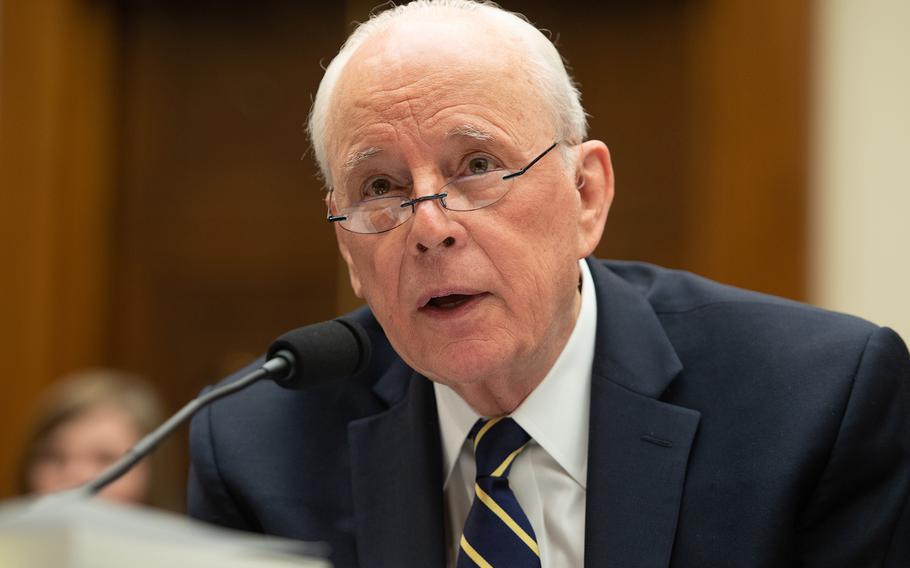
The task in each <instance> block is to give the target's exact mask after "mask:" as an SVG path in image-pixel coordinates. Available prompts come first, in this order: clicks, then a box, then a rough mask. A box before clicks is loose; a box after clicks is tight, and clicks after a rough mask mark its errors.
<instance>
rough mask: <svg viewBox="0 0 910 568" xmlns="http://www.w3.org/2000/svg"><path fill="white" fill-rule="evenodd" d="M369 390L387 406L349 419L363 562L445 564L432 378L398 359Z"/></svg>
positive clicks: (359, 549) (371, 564)
mask: <svg viewBox="0 0 910 568" xmlns="http://www.w3.org/2000/svg"><path fill="white" fill-rule="evenodd" d="M404 385H408V386H407V390H406V392H404V393H402V392H401V391H402V390H403V388H404ZM374 390H375V391H376V393H377V394H378V395H379V396H380V397H381V398H383V399H385V400H386V402H387V403H389V404H391V407H390V408H388V410H386V411H384V412H382V413H380V414H377V415H374V416H369V417H366V418H362V419H359V420H355V421H354V422H351V423H350V424H349V425H348V440H349V443H350V448H351V482H352V486H353V498H354V510H355V519H356V524H357V552H358V556H359V562H360V565H361V566H364V567H372V568H380V567H400V566H444V565H445V546H444V539H445V536H444V528H443V524H444V515H443V492H442V457H441V448H440V441H439V424H438V420H437V417H436V405H435V403H434V398H433V396H434V395H433V389H432V386H431V385H430V382H429V381H428V380H427V379H425V378H423V377H421V376H419V375H417V374H415V373H414V372H413V371H412V370H411V369H409V368H408V367H406V366H405V365H404V364H399V365H396V366H395V367H393V369H392V370H390V371H389V372H388V373H386V375H385V376H383V377H382V378H381V379H380V380H379V382H378V383H377V386H376V388H375V389H374Z"/></svg>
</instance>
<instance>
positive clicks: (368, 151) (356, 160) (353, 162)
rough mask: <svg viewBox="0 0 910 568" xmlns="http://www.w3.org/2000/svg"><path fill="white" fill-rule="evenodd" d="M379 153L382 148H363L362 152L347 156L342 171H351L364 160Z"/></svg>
mask: <svg viewBox="0 0 910 568" xmlns="http://www.w3.org/2000/svg"><path fill="white" fill-rule="evenodd" d="M380 152H382V148H378V147H376V146H370V147H369V148H365V149H363V150H358V151H356V152H352V153H351V154H350V155H349V156H348V159H347V160H345V161H344V169H345V170H353V169H354V168H356V167H357V166H359V165H360V164H361V163H362V162H363V161H364V160H367V159H369V158H372V157H373V156H375V155H376V154H378V153H380Z"/></svg>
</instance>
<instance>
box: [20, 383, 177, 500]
mask: <svg viewBox="0 0 910 568" xmlns="http://www.w3.org/2000/svg"><path fill="white" fill-rule="evenodd" d="M163 417H164V405H163V403H162V401H161V399H160V397H159V396H158V394H157V393H156V392H155V390H154V389H153V388H152V387H151V386H150V385H149V384H148V383H147V382H146V381H144V380H142V379H141V378H139V377H137V376H135V375H132V374H130V373H127V372H123V371H118V370H113V369H92V370H85V371H80V372H77V373H74V374H71V375H68V376H65V377H63V378H62V379H61V380H60V381H59V382H57V383H55V384H54V385H52V386H51V387H50V388H49V389H48V390H47V391H46V392H45V393H44V395H43V397H42V399H41V401H40V402H39V405H38V409H37V411H36V412H35V415H34V416H33V420H32V427H31V430H30V432H29V434H28V436H27V438H26V443H25V446H24V455H23V457H22V460H21V461H20V468H19V490H20V493H23V494H36V495H45V494H48V493H54V492H57V491H63V490H66V489H71V488H74V487H78V486H80V485H82V484H84V483H86V482H88V481H90V480H91V479H93V478H94V477H96V476H97V475H99V474H100V473H101V472H102V471H104V469H105V468H107V467H108V466H109V465H111V464H112V463H114V462H115V461H116V460H117V459H118V458H120V456H122V455H123V454H124V453H125V452H126V451H127V450H129V449H130V448H131V447H132V446H133V445H134V444H135V443H136V442H138V441H139V440H140V439H141V438H142V437H143V436H144V435H145V434H147V433H148V432H150V431H151V430H153V429H154V428H155V427H157V426H158V425H159V424H160V423H161V422H162V420H163ZM168 462H169V460H168V459H167V455H166V452H165V455H161V454H159V453H157V452H156V453H155V454H154V455H153V456H152V457H151V458H147V459H145V460H143V461H141V462H139V463H138V464H137V465H136V466H135V467H134V468H133V469H132V470H131V471H130V472H128V473H127V474H126V475H124V476H123V477H122V478H120V479H119V480H117V481H116V482H114V483H112V484H111V485H109V486H108V487H106V488H105V489H104V490H103V491H102V492H101V493H100V496H101V497H103V498H105V499H110V500H112V501H117V502H120V503H134V504H146V505H152V506H157V507H162V508H167V509H177V508H179V507H178V505H179V504H178V502H177V501H178V500H177V497H176V495H177V492H176V491H175V490H174V488H175V485H174V484H173V483H168V482H167V478H168V477H170V476H172V474H173V467H171V468H168ZM171 465H173V464H171Z"/></svg>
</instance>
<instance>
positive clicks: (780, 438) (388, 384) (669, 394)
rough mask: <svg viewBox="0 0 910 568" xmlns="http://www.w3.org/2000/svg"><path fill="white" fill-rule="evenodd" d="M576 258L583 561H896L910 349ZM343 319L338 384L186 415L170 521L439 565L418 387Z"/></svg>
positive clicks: (832, 320)
mask: <svg viewBox="0 0 910 568" xmlns="http://www.w3.org/2000/svg"><path fill="white" fill-rule="evenodd" d="M589 264H590V266H591V271H592V274H593V277H594V283H595V287H596V293H597V306H598V313H597V336H596V351H595V360H594V366H593V369H592V388H591V422H590V442H589V450H588V451H589V464H588V487H587V511H586V522H585V563H586V565H587V566H598V567H600V566H603V567H617V568H657V567H661V568H665V567H668V566H672V567H676V568H682V567H691V568H705V567H710V568H717V567H723V566H731V567H737V568H744V567H769V568H770V567H774V568H778V567H783V566H813V567H814V566H817V567H825V568H834V567H850V568H857V567H866V566H870V567H871V566H875V567H889V568H898V567H900V568H907V567H908V566H910V508H908V500H910V357H908V354H907V349H906V347H905V346H904V344H903V343H902V342H901V340H900V338H899V337H897V335H896V334H895V333H894V332H892V331H891V330H889V329H886V328H880V327H876V326H874V325H872V324H870V323H868V322H865V321H862V320H859V319H856V318H853V317H849V316H844V315H839V314H834V313H830V312H826V311H823V310H819V309H815V308H812V307H808V306H805V305H802V304H797V303H794V302H789V301H785V300H781V299H778V298H773V297H769V296H764V295H760V294H755V293H751V292H745V291H742V290H737V289H733V288H730V287H726V286H721V285H719V284H716V283H712V282H709V281H707V280H704V279H701V278H698V277H695V276H693V275H691V274H687V273H682V272H675V271H669V270H664V269H660V268H657V267H654V266H650V265H645V264H640V263H625V262H602V261H597V260H593V259H592V260H589ZM348 317H351V318H353V319H355V320H357V321H359V322H360V323H361V324H363V325H364V326H365V328H366V329H367V331H368V333H369V334H370V336H371V339H372V342H373V345H374V355H373V359H372V362H371V363H370V366H369V368H368V369H367V370H366V371H365V372H363V373H362V374H360V375H359V376H356V377H353V378H351V379H349V380H345V381H339V382H335V383H330V384H325V385H321V386H318V387H315V388H312V389H310V390H307V391H304V392H290V391H286V390H282V389H280V388H278V387H276V386H275V385H273V384H271V383H262V384H257V385H254V386H253V387H251V388H249V389H247V390H245V391H243V392H241V393H239V394H237V395H234V396H232V397H229V398H226V399H222V400H220V401H218V402H216V403H214V404H213V405H212V406H211V407H209V408H208V409H207V410H205V411H202V412H201V413H200V414H199V415H197V416H196V418H195V419H194V420H193V425H192V430H191V449H192V470H191V475H190V484H189V510H190V513H191V514H192V515H193V516H195V517H198V518H200V519H203V520H206V521H210V522H213V523H217V524H220V525H225V526H229V527H235V528H239V529H244V530H250V531H261V532H265V533H269V534H274V535H281V536H285V537H291V538H296V539H304V540H320V541H327V542H328V543H329V544H330V545H331V546H332V547H333V551H334V552H333V558H332V559H333V561H334V562H335V563H336V565H337V566H340V567H348V566H363V567H395V568H401V567H410V566H414V567H431V566H444V565H445V559H444V551H445V542H444V534H443V532H444V529H443V523H444V520H443V519H444V516H443V492H442V464H441V449H440V438H439V426H438V421H437V416H436V407H435V402H434V395H433V389H432V385H431V384H430V382H429V381H428V380H427V379H425V378H423V377H421V376H419V375H417V374H416V373H415V372H414V371H412V370H411V369H410V368H408V367H407V366H406V365H405V364H404V363H403V362H402V361H401V359H399V358H398V357H397V355H396V354H395V353H394V351H393V350H392V349H391V347H390V346H389V344H388V341H387V340H386V339H385V336H384V335H383V333H382V330H381V328H380V327H379V325H378V324H377V322H376V321H375V319H373V317H372V315H371V314H370V312H369V311H368V310H366V309H361V310H358V311H356V312H354V313H352V314H350V315H349V316H348ZM227 380H232V379H230V378H229V379H227Z"/></svg>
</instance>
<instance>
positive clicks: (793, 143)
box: [684, 0, 811, 299]
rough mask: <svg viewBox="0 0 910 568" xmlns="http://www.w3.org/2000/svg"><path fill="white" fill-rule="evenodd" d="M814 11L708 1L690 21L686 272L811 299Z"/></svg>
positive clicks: (697, 5) (782, 3)
mask: <svg viewBox="0 0 910 568" xmlns="http://www.w3.org/2000/svg"><path fill="white" fill-rule="evenodd" d="M810 17H811V2H809V1H808V0H801V1H796V2H794V1H790V0H773V1H767V2H758V3H756V2H749V1H747V0H703V1H701V2H693V3H692V12H691V15H690V18H689V20H688V31H687V35H688V38H689V40H688V45H689V48H688V49H689V51H690V55H689V65H688V69H687V73H688V75H689V77H690V79H689V81H688V82H687V83H688V84H687V89H688V99H689V100H690V101H691V104H690V105H689V108H688V109H687V111H688V113H687V114H688V116H689V120H690V121H691V124H692V128H691V130H690V132H689V134H688V136H687V143H686V149H687V155H686V164H687V175H686V179H687V190H688V191H687V193H688V197H687V199H688V200H689V201H690V204H691V205H690V209H689V214H688V216H687V222H686V226H685V230H684V233H685V234H686V235H687V238H686V251H685V259H686V265H687V266H688V267H690V268H691V269H692V270H695V271H698V272H701V273H703V274H706V275H709V276H711V277H713V278H717V279H719V280H722V281H725V282H730V283H733V284H737V285H740V286H746V287H749V288H756V289H759V290H762V291H765V292H769V293H772V294H779V295H784V296H788V297H791V298H796V299H805V298H806V286H807V279H808V275H807V270H808V267H807V258H806V255H807V243H806V241H807V235H806V224H807V221H806V216H807V209H806V208H807V205H806V200H807V193H808V190H807V184H808V132H809V112H808V107H809V100H808V99H809V79H810V69H809V58H810V57H809V56H810V53H809V46H810V43H811V41H810V34H811V31H810V25H811V18H810Z"/></svg>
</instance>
